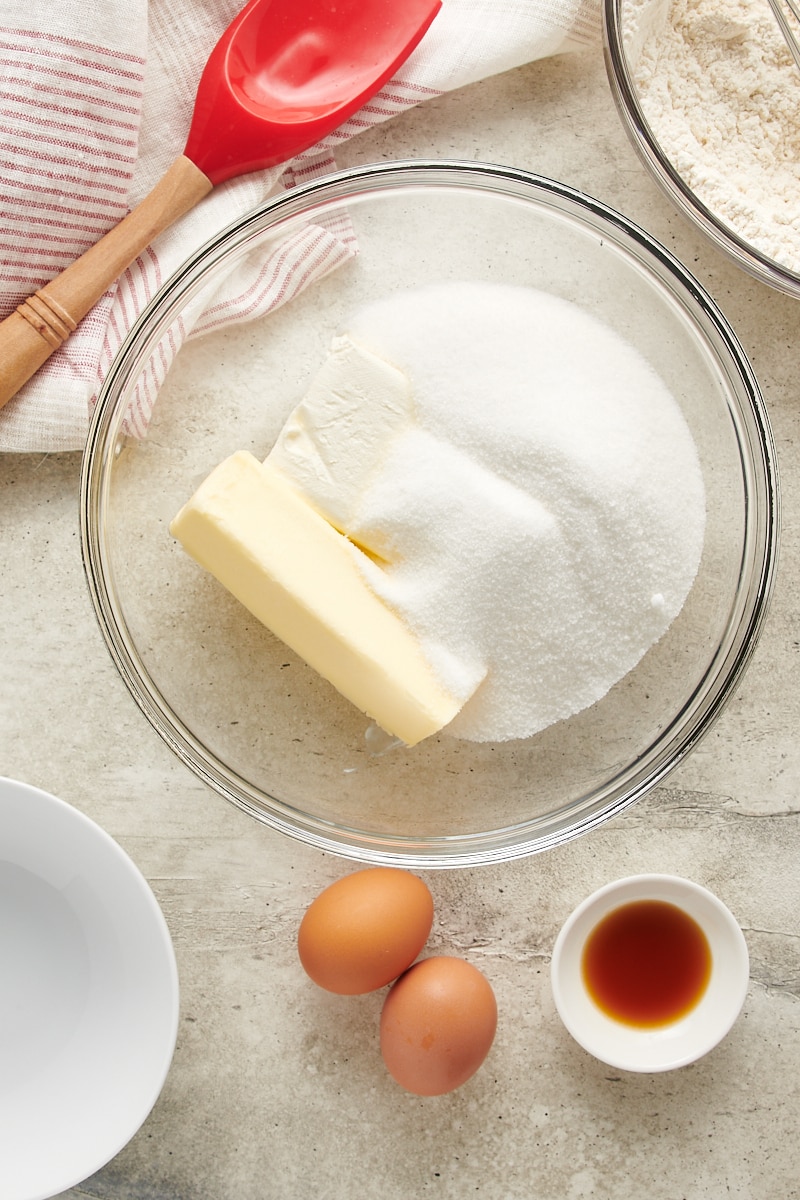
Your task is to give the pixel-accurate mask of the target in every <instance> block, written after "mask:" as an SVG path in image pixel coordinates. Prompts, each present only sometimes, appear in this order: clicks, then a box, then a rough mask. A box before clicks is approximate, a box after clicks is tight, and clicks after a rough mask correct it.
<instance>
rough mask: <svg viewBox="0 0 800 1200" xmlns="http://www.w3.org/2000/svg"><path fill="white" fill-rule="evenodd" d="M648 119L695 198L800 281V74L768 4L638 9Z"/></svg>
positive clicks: (630, 40)
mask: <svg viewBox="0 0 800 1200" xmlns="http://www.w3.org/2000/svg"><path fill="white" fill-rule="evenodd" d="M624 23H625V43H626V52H627V54H628V56H629V58H630V60H631V64H632V69H633V74H634V78H635V81H636V86H637V89H638V91H639V98H640V102H641V105H642V110H643V112H644V114H645V117H646V118H647V122H648V124H649V125H650V127H651V129H652V131H653V134H654V135H655V137H656V139H657V141H658V143H659V145H660V146H661V148H662V150H663V151H664V153H665V154H666V156H667V157H668V158H669V160H670V162H671V163H672V164H673V166H674V167H675V169H676V170H677V172H678V174H679V175H680V176H681V178H682V179H683V180H684V182H685V183H686V184H687V185H688V187H689V188H690V189H691V191H692V192H693V193H694V194H695V196H696V197H697V198H698V199H699V200H700V201H702V202H703V204H705V205H706V207H707V208H709V209H710V210H711V211H712V212H713V213H714V214H715V215H716V216H717V217H718V218H719V219H720V220H721V221H722V222H723V223H724V224H726V225H727V226H728V227H729V228H730V229H731V230H733V231H734V232H735V233H737V234H738V235H739V236H740V237H741V238H743V239H744V240H745V241H746V242H748V243H749V244H750V245H751V246H753V247H754V248H755V249H756V250H758V251H759V252H760V253H761V254H763V255H765V256H766V257H767V258H771V259H772V260H773V261H775V262H776V263H779V264H780V265H781V266H783V267H784V268H785V269H787V270H789V271H792V272H794V273H795V274H798V275H800V71H799V70H798V68H797V66H796V65H795V63H794V61H793V59H792V58H791V56H790V54H789V51H788V48H787V46H786V43H785V42H784V40H783V37H782V35H781V33H780V32H779V29H778V26H777V24H776V22H775V18H774V16H773V15H772V12H771V10H770V7H769V5H768V3H767V0H629V2H627V3H626V4H625V6H624Z"/></svg>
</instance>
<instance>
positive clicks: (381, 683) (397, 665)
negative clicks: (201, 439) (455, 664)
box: [170, 451, 464, 746]
mask: <svg viewBox="0 0 800 1200" xmlns="http://www.w3.org/2000/svg"><path fill="white" fill-rule="evenodd" d="M170 532H171V533H172V534H173V536H174V537H176V538H177V539H178V540H179V541H180V542H181V544H182V545H183V547H184V548H185V550H186V551H187V552H188V553H189V554H190V555H191V556H192V557H193V558H194V559H195V560H196V561H197V562H198V563H200V565H201V566H203V567H205V568H206V570H208V571H210V572H211V574H212V575H214V576H215V577H216V578H217V579H218V580H219V582H220V583H221V584H223V586H224V587H226V588H227V589H228V590H229V591H230V592H231V593H232V594H233V595H234V596H235V597H236V598H237V599H238V600H239V601H241V603H242V604H244V605H245V607H246V608H248V609H249V611H250V612H251V613H252V614H253V616H255V617H256V618H257V619H258V620H259V621H261V622H262V623H263V624H264V625H266V626H267V628H269V629H270V630H272V632H273V633H274V634H275V635H276V636H277V637H279V638H280V639H281V640H282V641H284V642H285V643H286V644H287V645H288V646H290V647H291V648H292V649H293V650H294V651H295V652H296V653H297V654H299V655H300V656H301V657H302V658H303V659H305V661H306V662H307V663H308V664H309V665H310V666H311V667H313V668H314V669H315V670H316V671H318V672H319V673H320V674H321V675H323V676H324V677H325V678H326V679H328V680H329V681H330V683H332V684H333V686H334V687H336V688H337V689H338V690H339V691H340V692H341V693H342V695H344V696H346V697H347V699H348V700H350V701H351V702H352V703H353V704H355V705H356V706H357V707H358V708H359V709H361V711H362V712H364V713H366V714H367V715H368V716H369V717H371V718H372V719H373V720H374V721H375V722H377V724H378V725H380V726H381V728H382V729H384V730H386V731H387V732H388V733H390V734H393V735H394V736H395V737H398V738H400V739H401V740H402V741H404V742H405V743H406V744H407V745H409V746H412V745H414V744H416V743H417V742H419V741H421V740H422V739H423V738H426V737H429V736H430V735H431V734H432V733H435V732H437V730H439V729H441V728H443V726H445V725H447V724H448V723H449V722H450V721H451V720H452V718H453V717H454V716H455V715H456V713H457V712H458V711H459V709H460V708H461V705H462V703H463V699H464V698H463V697H462V698H461V699H458V698H456V697H454V696H453V695H450V694H449V693H448V692H447V691H446V690H445V688H444V687H443V686H442V684H441V683H440V682H439V680H438V678H437V677H436V675H435V674H434V672H433V670H432V668H431V666H430V665H429V663H428V661H427V660H426V658H425V657H424V655H423V653H422V651H421V649H420V646H419V644H418V642H417V640H416V638H415V637H414V635H413V634H412V633H411V632H410V630H409V629H408V628H407V626H406V625H405V624H404V623H403V622H402V621H401V620H400V618H399V617H398V616H397V615H396V614H395V613H394V612H393V611H392V610H391V609H390V608H389V607H388V606H387V605H386V604H384V603H383V602H382V601H381V600H380V599H379V598H378V597H377V596H376V595H375V593H374V592H373V591H372V590H371V589H370V588H369V587H368V585H367V584H366V582H365V580H364V576H363V574H362V572H361V571H360V569H359V565H358V560H359V556H360V555H362V556H363V552H362V551H361V550H359V549H358V547H356V546H354V545H353V543H352V542H350V541H349V540H348V539H347V538H346V537H345V536H344V535H343V534H341V533H340V532H339V531H338V530H337V529H335V528H334V527H333V525H332V524H330V523H329V521H327V520H326V519H325V518H324V517H323V516H322V515H321V514H320V513H319V512H318V511H317V510H316V509H315V508H313V507H312V506H311V505H310V504H309V503H307V502H306V500H305V499H304V498H303V496H302V495H301V494H300V493H299V492H298V491H297V490H296V489H295V488H293V487H292V486H291V485H290V484H289V483H288V481H287V480H286V479H284V478H283V477H282V476H281V474H280V473H279V472H277V471H274V470H272V469H271V468H270V467H269V466H268V465H266V464H264V463H260V462H259V461H258V459H256V458H255V457H254V456H253V455H251V454H249V453H247V452H246V451H241V452H239V453H236V454H233V455H232V456H231V457H230V458H228V459H226V460H225V461H224V462H222V463H221V464H220V465H219V466H218V467H217V468H216V469H215V470H214V471H212V473H211V474H210V475H209V476H208V478H207V479H206V480H205V481H204V482H203V483H202V484H201V485H200V487H199V489H198V490H197V492H196V493H195V495H194V496H193V497H192V498H191V499H190V500H189V501H188V503H187V504H185V505H184V507H183V508H182V509H181V511H180V512H179V513H178V514H177V516H176V517H175V518H174V519H173V521H172V523H171V525H170Z"/></svg>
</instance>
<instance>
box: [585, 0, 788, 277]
mask: <svg viewBox="0 0 800 1200" xmlns="http://www.w3.org/2000/svg"><path fill="white" fill-rule="evenodd" d="M669 14H670V3H669V0H604V4H603V17H604V32H605V55H606V69H607V74H608V79H609V83H610V85H611V91H612V94H613V96H614V100H615V102H616V105H617V109H618V111H619V114H620V117H621V119H622V123H623V126H624V127H625V130H626V132H627V134H628V136H629V138H630V140H631V143H632V145H633V146H634V148H635V150H636V151H637V153H638V155H639V157H640V159H641V161H642V162H643V163H644V165H645V167H647V169H648V170H649V171H650V173H651V174H652V176H653V178H654V179H655V180H656V183H658V184H659V186H660V187H661V189H662V190H663V192H664V193H665V195H666V196H667V198H668V199H669V200H670V201H671V203H672V204H674V205H675V207H676V208H677V209H678V211H679V212H682V213H683V214H684V215H685V216H686V217H688V218H689V220H690V221H691V222H692V223H693V224H694V225H695V226H696V227H697V228H698V229H700V230H701V231H702V233H704V234H705V236H706V237H708V238H709V239H710V240H711V241H712V242H713V244H714V245H715V246H716V247H717V249H718V250H721V251H722V252H723V253H724V254H725V255H727V257H728V258H729V259H731V260H732V261H733V262H734V263H736V265H737V266H739V267H741V268H742V269H743V270H744V271H746V272H747V273H748V274H749V275H751V276H752V277H754V278H755V279H759V280H760V281H761V282H762V283H766V284H768V285H769V286H770V287H773V288H776V289H777V290H778V291H781V292H784V293H786V294H787V295H789V296H795V297H800V273H798V271H797V269H796V260H795V258H794V255H792V257H791V259H790V258H788V257H787V258H786V259H785V261H781V260H780V259H779V258H778V257H777V254H778V251H777V250H775V251H773V252H772V254H770V253H769V252H767V250H766V247H767V245H769V246H770V247H771V246H772V245H773V244H779V242H780V238H781V237H782V236H783V235H782V233H781V226H780V221H781V220H783V219H785V215H784V216H783V217H780V216H779V217H778V218H776V217H774V216H773V215H772V214H771V213H770V212H769V206H767V207H766V208H762V215H761V217H760V218H756V216H755V214H754V213H750V212H749V211H748V213H747V214H746V216H742V215H741V214H742V212H743V211H744V210H745V209H749V207H750V201H749V197H748V195H747V185H746V184H745V183H744V181H741V180H740V181H739V182H737V183H736V185H735V186H736V189H737V190H736V191H735V192H734V191H733V190H731V191H730V193H729V194H728V195H727V199H726V193H728V182H725V183H720V182H719V180H717V182H713V180H714V178H715V177H716V176H717V175H719V176H720V178H721V179H723V180H726V181H730V180H732V179H733V178H734V177H735V176H737V175H738V174H739V168H740V164H741V163H742V162H745V161H748V159H752V160H753V163H754V166H753V169H755V161H756V160H755V158H754V156H753V154H752V151H751V150H748V145H749V143H750V141H751V139H752V138H753V136H754V134H753V129H754V127H755V126H756V124H757V122H756V120H755V119H754V118H753V117H752V116H748V113H747V112H746V111H743V110H742V104H743V103H744V101H742V100H741V99H737V101H733V100H731V99H730V97H729V96H727V95H726V92H725V91H723V90H722V86H721V85H720V89H719V92H718V95H717V98H716V100H715V101H714V102H713V103H714V109H715V120H717V121H724V122H725V123H726V128H728V133H727V135H726V141H725V156H726V157H725V160H724V161H720V162H719V163H715V164H714V166H713V168H709V167H707V166H704V167H703V168H702V171H698V170H697V168H696V167H695V166H694V165H691V164H693V156H694V154H695V151H696V150H698V142H701V141H702V140H703V138H704V134H703V122H699V123H698V122H694V118H693V117H692V116H690V109H689V111H687V115H686V118H685V120H684V118H683V117H681V115H680V108H677V109H676V108H675V106H674V105H673V104H672V103H670V102H669V101H668V100H666V99H665V97H664V95H663V93H662V91H661V90H660V89H658V88H656V87H655V84H656V83H657V82H663V81H659V80H657V79H656V80H654V81H653V83H652V84H651V89H652V91H653V99H652V100H647V99H646V98H645V97H644V96H643V94H642V89H641V87H640V86H639V85H638V83H637V64H638V61H639V56H640V54H641V53H642V46H643V45H644V44H645V42H646V41H648V40H649V39H653V38H655V39H660V42H659V44H661V45H662V46H663V41H664V39H663V34H664V31H665V29H666V27H667V24H668V22H669V19H670V16H669ZM693 19H694V22H695V29H694V30H693V35H694V36H695V37H698V38H701V39H706V40H708V39H711V38H713V37H714V36H717V37H718V38H719V39H721V40H722V41H723V42H724V41H725V39H728V38H730V39H731V40H732V42H733V43H735V42H736V39H737V38H738V37H740V36H741V33H742V31H741V30H737V32H736V34H735V36H732V33H731V31H730V30H727V31H726V30H725V29H724V28H722V27H720V29H719V31H718V33H716V34H715V30H714V24H713V22H714V20H715V19H716V20H718V21H721V20H722V18H720V17H719V14H718V13H717V14H716V18H715V10H714V5H713V4H712V3H711V0H709V2H708V4H707V6H706V7H705V8H704V7H702V6H699V7H698V8H697V9H696V10H695V12H694V14H693ZM758 19H759V21H760V22H764V23H765V24H764V25H763V27H761V28H759V29H758V30H757V31H755V30H754V31H753V37H754V38H755V39H756V41H757V42H759V43H761V42H762V41H763V40H764V39H765V38H766V39H769V40H770V42H774V45H775V46H777V47H778V48H779V53H781V54H784V55H785V58H786V66H785V75H786V84H787V86H788V87H789V88H797V89H800V75H798V74H797V67H796V66H795V64H794V63H792V62H791V60H790V58H789V53H788V50H787V49H786V47H785V46H784V44H783V41H782V38H781V34H780V32H779V29H778V25H777V23H776V22H775V20H774V18H773V16H772V13H771V11H770V9H769V6H768V5H767V4H766V3H765V4H764V6H763V13H760V14H758ZM703 21H705V22H706V27H705V28H703V29H702V30H701V22H703ZM662 69H663V63H662V61H661V60H659V65H658V66H657V67H656V68H655V70H656V74H658V72H659V71H661V70H662ZM687 69H688V68H687ZM706 73H708V72H706ZM740 74H741V76H742V89H743V91H745V90H746V88H747V87H748V86H749V87H750V88H751V89H752V88H755V87H756V85H755V83H753V81H752V78H751V77H749V76H748V74H747V70H746V68H745V67H744V66H742V67H741V71H740ZM710 77H711V78H714V79H716V78H718V76H717V75H716V74H714V75H711V76H710ZM711 103H712V101H711V100H709V104H711ZM776 104H777V101H776ZM668 108H669V109H670V110H672V113H671V116H670V122H671V124H670V132H669V138H670V140H671V142H672V143H673V144H674V147H675V148H674V150H672V151H671V149H670V147H669V146H667V145H666V144H665V142H666V136H665V135H662V137H661V139H659V137H658V134H657V132H656V131H655V130H654V126H656V127H659V128H660V127H661V123H662V121H663V120H664V119H665V118H666V113H667V109H668ZM787 119H788V118H787ZM704 121H705V118H704ZM695 124H697V128H694V125H695ZM664 128H666V126H664ZM771 136H772V137H773V138H774V137H775V130H774V129H773V131H772V133H771ZM679 146H680V148H678V147H679ZM678 157H681V159H682V162H681V163H679V162H678V161H677V159H678ZM770 157H771V158H772V159H773V160H774V161H777V159H778V157H779V151H778V149H777V148H776V147H774V146H773V147H772V149H771V150H770ZM684 163H685V165H684ZM690 170H691V171H692V172H695V173H696V174H697V179H698V183H697V184H696V185H695V189H694V190H693V189H692V187H691V186H690V184H689V182H687V178H686V176H687V175H689V173H690ZM758 185H759V186H758V189H755V188H752V191H753V196H755V195H756V191H759V192H760V191H761V190H762V189H763V192H764V194H765V195H766V194H768V193H769V189H770V181H769V178H768V177H767V176H766V175H765V174H764V172H763V169H762V168H759V179H758ZM751 186H752V185H751ZM730 187H731V189H732V188H733V187H734V185H733V183H731V184H730ZM720 189H722V190H720ZM701 190H702V192H703V195H701V194H700V192H701ZM704 196H705V199H704ZM756 205H757V207H758V206H760V205H762V202H761V201H756ZM723 208H725V210H726V211H727V213H728V215H727V216H726V215H725V214H724V213H723V211H722V210H723ZM734 212H735V213H736V215H735V216H734V215H733V214H734ZM796 212H797V209H796V207H795V219H796ZM757 220H760V221H763V222H765V224H764V229H765V230H766V231H767V232H764V233H762V232H760V231H758V226H757V225H756V224H754V222H756V221H757ZM745 221H746V222H747V229H748V230H750V229H754V230H756V232H751V233H749V237H748V236H746V234H745V232H744V229H745V226H744V224H743V223H744V222H745ZM740 222H741V223H740ZM773 222H774V225H773ZM795 228H796V225H795ZM770 231H771V232H770ZM767 234H769V239H768V237H767ZM756 241H757V242H758V243H759V244H758V245H757V244H755V242H756ZM787 254H788V251H787Z"/></svg>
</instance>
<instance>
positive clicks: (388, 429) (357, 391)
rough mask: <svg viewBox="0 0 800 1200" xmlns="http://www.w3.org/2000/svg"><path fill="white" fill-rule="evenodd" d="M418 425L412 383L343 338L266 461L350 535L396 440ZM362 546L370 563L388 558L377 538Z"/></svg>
mask: <svg viewBox="0 0 800 1200" xmlns="http://www.w3.org/2000/svg"><path fill="white" fill-rule="evenodd" d="M413 424H414V404H413V394H412V389H411V384H410V382H409V379H408V377H407V376H406V375H405V374H403V372H402V371H399V370H398V369H397V367H394V366H392V364H391V363H389V362H387V361H386V360H385V359H383V358H380V357H379V356H378V355H377V354H373V353H372V351H370V350H368V349H367V348H366V346H362V345H360V344H359V343H358V342H356V341H354V340H353V339H352V338H351V337H349V336H348V335H347V334H345V335H343V336H340V337H335V338H334V339H333V341H332V342H331V348H330V351H329V353H328V357H327V358H326V359H325V362H324V363H323V364H322V366H321V367H320V369H319V371H318V372H317V374H316V375H315V376H314V378H313V380H312V381H311V384H310V386H309V389H308V392H307V393H306V395H305V396H304V397H303V399H302V400H301V401H300V403H299V404H298V405H297V407H296V408H295V409H294V411H293V412H292V413H291V415H290V416H289V418H288V420H287V421H286V424H285V425H284V426H283V429H282V430H281V432H280V434H279V436H278V439H277V441H276V443H275V445H274V446H273V448H272V450H271V451H270V453H269V456H268V458H267V463H268V464H269V466H270V467H272V468H273V469H274V470H276V471H280V472H281V474H283V475H284V476H285V477H286V479H287V480H288V481H289V482H290V483H291V484H292V486H293V487H294V488H296V489H297V490H298V491H300V492H301V493H302V494H303V495H304V496H306V497H307V498H309V499H310V500H311V502H312V503H313V505H314V507H315V508H317V509H318V510H319V511H320V512H321V513H322V514H323V515H324V516H325V517H326V518H327V520H328V521H330V522H331V524H332V525H335V526H336V528H337V529H338V530H340V531H341V532H342V533H346V534H348V536H350V537H352V531H353V529H354V528H355V526H356V525H357V522H358V510H359V504H360V501H361V497H362V496H363V495H364V493H365V492H366V491H367V489H368V488H369V487H370V485H371V484H372V482H373V481H374V480H375V479H376V478H377V477H378V476H379V474H380V472H381V468H382V466H383V464H384V462H385V461H386V458H387V455H388V453H389V449H390V446H391V444H392V442H393V441H394V439H396V438H397V437H398V436H399V435H401V434H403V433H405V432H406V431H407V430H408V429H410V428H411V427H412V426H413ZM354 540H356V541H357V540H358V539H354ZM362 548H363V549H366V550H367V552H368V553H369V554H370V556H371V557H383V556H385V546H384V545H383V544H382V543H381V540H380V537H379V536H376V537H374V538H373V539H372V541H371V542H370V544H369V546H362Z"/></svg>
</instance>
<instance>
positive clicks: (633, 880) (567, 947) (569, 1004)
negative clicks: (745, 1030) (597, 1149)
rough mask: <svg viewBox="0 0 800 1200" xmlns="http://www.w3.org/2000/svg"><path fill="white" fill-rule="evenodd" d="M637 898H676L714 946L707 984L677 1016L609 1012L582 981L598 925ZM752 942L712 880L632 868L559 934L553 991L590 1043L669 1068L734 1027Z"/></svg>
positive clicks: (640, 1065)
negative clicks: (634, 1020)
mask: <svg viewBox="0 0 800 1200" xmlns="http://www.w3.org/2000/svg"><path fill="white" fill-rule="evenodd" d="M636 900H661V901H665V902H667V903H669V904H674V905H676V906H677V907H678V908H681V909H683V911H684V912H685V913H687V914H688V915H689V916H690V917H692V918H693V919H694V920H695V921H696V922H697V923H698V925H699V926H700V928H701V929H702V930H703V932H704V934H705V936H706V939H707V941H708V945H709V949H710V951H711V974H710V978H709V981H708V985H707V987H706V989H705V991H704V992H703V994H702V996H701V997H700V999H699V1000H698V1002H697V1004H696V1005H695V1006H694V1008H692V1009H690V1011H689V1012H688V1013H687V1014H686V1015H685V1016H683V1017H681V1018H679V1019H678V1020H676V1021H673V1022H672V1023H671V1024H665V1025H660V1026H655V1027H649V1028H641V1027H635V1026H632V1025H628V1024H625V1023H623V1022H622V1021H619V1020H615V1019H614V1018H612V1017H609V1016H607V1015H606V1014H605V1013H604V1012H603V1011H602V1010H601V1009H600V1008H599V1007H598V1005H597V1004H596V1003H595V1001H594V1000H593V999H592V997H591V995H590V993H589V990H588V988H587V986H586V983H585V982H584V978H583V970H582V959H583V950H584V947H585V945H586V941H587V939H588V937H589V935H590V934H591V932H592V930H593V929H595V927H596V926H597V925H598V923H599V922H600V921H601V920H602V919H603V918H604V917H605V916H607V914H608V913H610V912H611V911H612V910H614V909H616V908H618V907H619V906H621V905H623V904H628V903H631V902H632V901H636ZM749 970H750V964H749V956H748V952H747V943H746V942H745V939H744V935H743V933H742V931H741V929H740V928H739V926H738V924H737V922H736V920H735V918H734V917H733V916H732V914H731V912H730V911H729V910H728V909H727V908H726V907H725V905H724V904H723V903H722V901H721V900H719V899H717V897H716V896H714V895H713V893H711V892H710V891H708V889H707V888H704V887H701V886H700V885H699V884H697V883H692V882H691V881H690V880H687V879H680V878H678V877H677V876H674V875H634V876H631V877H630V878H627V879H620V880H617V881H616V882H614V883H610V884H607V885H606V886H605V887H602V888H600V890H599V891H597V892H595V893H594V894H593V895H591V896H589V897H588V898H587V899H586V900H584V901H583V903H582V904H580V905H578V907H577V908H576V909H575V911H574V912H573V913H572V915H571V916H570V917H569V918H568V920H567V921H566V923H565V924H564V926H563V928H562V929H561V932H560V933H559V935H558V938H557V939H556V943H555V946H554V948H553V957H552V960H551V979H552V986H553V998H554V1000H555V1004H556V1008H557V1009H558V1013H559V1015H560V1017H561V1019H562V1021H563V1022H564V1024H565V1026H566V1027H567V1029H568V1030H569V1032H570V1033H571V1034H572V1036H573V1037H574V1038H575V1040H576V1042H578V1043H579V1044H580V1045H581V1046H583V1048H584V1050H588V1051H589V1053H590V1054H593V1055H594V1056H595V1058H599V1059H600V1060H601V1062H604V1063H608V1065H609V1066H612V1067H617V1068H618V1069H620V1070H623V1071H639V1072H657V1071H669V1070H672V1069H673V1068H675V1067H683V1066H686V1065H687V1064H688V1063H691V1062H695V1061H696V1060H697V1059H698V1058H701V1057H702V1056H703V1055H704V1054H707V1053H708V1051H709V1050H712V1049H713V1048H714V1046H716V1045H717V1044H718V1043H719V1042H720V1041H721V1040H722V1038H724V1037H725V1035H726V1034H727V1033H728V1032H729V1030H730V1029H731V1027H732V1025H733V1023H734V1022H735V1020H736V1018H737V1017H738V1015H739V1013H740V1012H741V1009H742V1005H743V1004H744V1000H745V996H746V994H747V984H748V979H749Z"/></svg>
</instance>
